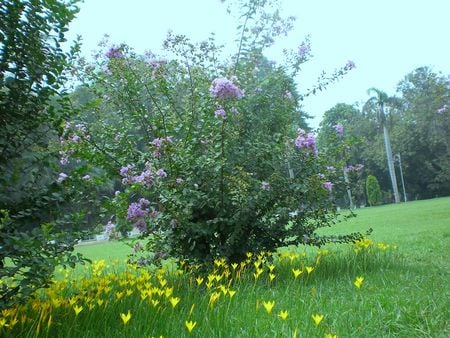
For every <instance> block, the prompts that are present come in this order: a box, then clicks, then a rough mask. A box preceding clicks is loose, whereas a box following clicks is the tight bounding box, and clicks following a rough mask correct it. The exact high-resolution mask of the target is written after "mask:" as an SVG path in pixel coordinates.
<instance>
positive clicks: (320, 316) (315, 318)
mask: <svg viewBox="0 0 450 338" xmlns="http://www.w3.org/2000/svg"><path fill="white" fill-rule="evenodd" d="M311 318H312V319H313V320H314V323H316V326H319V324H320V322H321V321H322V319H323V315H319V314H315V315H312V316H311Z"/></svg>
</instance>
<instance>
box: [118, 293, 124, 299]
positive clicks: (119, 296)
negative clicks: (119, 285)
mask: <svg viewBox="0 0 450 338" xmlns="http://www.w3.org/2000/svg"><path fill="white" fill-rule="evenodd" d="M123 295H124V293H123V292H116V298H117V299H118V300H119V299H121V298H122V297H123Z"/></svg>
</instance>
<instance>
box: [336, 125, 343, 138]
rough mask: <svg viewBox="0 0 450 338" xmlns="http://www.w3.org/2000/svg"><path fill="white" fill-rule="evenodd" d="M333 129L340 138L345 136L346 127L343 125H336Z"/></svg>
mask: <svg viewBox="0 0 450 338" xmlns="http://www.w3.org/2000/svg"><path fill="white" fill-rule="evenodd" d="M333 128H334V130H335V131H336V134H337V135H338V136H339V137H342V136H344V126H343V125H342V124H340V123H337V124H336V125H334V126H333Z"/></svg>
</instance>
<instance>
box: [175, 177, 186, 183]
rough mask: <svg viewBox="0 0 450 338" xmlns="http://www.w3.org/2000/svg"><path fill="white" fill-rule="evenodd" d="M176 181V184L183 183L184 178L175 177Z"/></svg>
mask: <svg viewBox="0 0 450 338" xmlns="http://www.w3.org/2000/svg"><path fill="white" fill-rule="evenodd" d="M176 182H177V184H183V182H184V180H183V179H182V178H181V177H177V179H176Z"/></svg>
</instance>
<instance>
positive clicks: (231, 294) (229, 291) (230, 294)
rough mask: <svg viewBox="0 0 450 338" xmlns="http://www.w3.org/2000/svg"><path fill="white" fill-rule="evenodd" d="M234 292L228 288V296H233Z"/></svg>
mask: <svg viewBox="0 0 450 338" xmlns="http://www.w3.org/2000/svg"><path fill="white" fill-rule="evenodd" d="M235 293H236V291H235V290H228V295H229V296H230V298H233V296H234V294H235Z"/></svg>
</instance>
